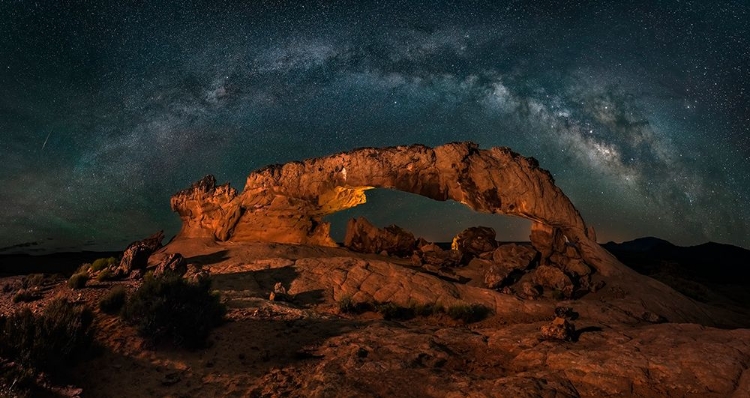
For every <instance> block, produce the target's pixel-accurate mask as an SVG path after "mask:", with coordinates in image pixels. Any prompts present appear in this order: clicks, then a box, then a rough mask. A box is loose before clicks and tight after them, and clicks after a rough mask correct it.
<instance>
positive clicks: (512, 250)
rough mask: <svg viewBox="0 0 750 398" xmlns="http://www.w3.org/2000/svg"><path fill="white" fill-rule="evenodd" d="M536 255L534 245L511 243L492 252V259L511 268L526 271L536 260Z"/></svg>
mask: <svg viewBox="0 0 750 398" xmlns="http://www.w3.org/2000/svg"><path fill="white" fill-rule="evenodd" d="M536 255H537V251H536V250H534V248H533V247H529V246H525V245H519V244H515V243H509V244H505V245H500V247H498V248H497V249H495V251H494V252H492V261H494V262H495V263H496V264H498V265H501V266H502V267H504V268H507V269H510V270H520V271H524V270H526V269H527V268H529V266H530V265H531V264H532V263H533V262H534V259H535V258H536Z"/></svg>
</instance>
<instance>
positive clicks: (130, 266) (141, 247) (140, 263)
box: [115, 231, 164, 277]
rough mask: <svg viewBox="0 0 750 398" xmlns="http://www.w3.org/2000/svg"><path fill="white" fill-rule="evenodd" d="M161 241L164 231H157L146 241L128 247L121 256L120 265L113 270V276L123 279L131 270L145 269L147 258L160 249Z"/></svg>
mask: <svg viewBox="0 0 750 398" xmlns="http://www.w3.org/2000/svg"><path fill="white" fill-rule="evenodd" d="M162 240H164V231H159V232H157V233H155V234H153V235H151V236H149V237H148V238H146V239H143V240H140V241H137V242H133V243H131V244H130V245H128V247H127V248H126V249H125V251H124V252H123V254H122V260H120V265H119V266H118V267H117V268H116V269H115V276H116V277H124V276H128V275H130V272H131V271H133V270H136V269H141V270H142V269H146V266H147V265H148V258H149V257H150V256H151V254H153V253H154V252H155V251H157V250H159V249H161V247H162V245H161V242H162Z"/></svg>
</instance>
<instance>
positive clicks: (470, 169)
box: [172, 142, 628, 274]
mask: <svg viewBox="0 0 750 398" xmlns="http://www.w3.org/2000/svg"><path fill="white" fill-rule="evenodd" d="M372 188H389V189H397V190H400V191H404V192H410V193H414V194H418V195H422V196H426V197H428V198H431V199H435V200H440V201H444V200H454V201H457V202H460V203H463V204H465V205H467V206H469V207H470V208H472V209H474V210H477V211H482V212H487V213H495V214H510V215H516V216H519V217H524V218H529V219H532V220H534V221H535V222H536V223H535V224H534V225H535V228H536V229H535V230H536V231H537V232H540V233H537V234H535V233H534V231H532V236H533V239H532V241H533V242H535V245H534V246H535V247H536V248H537V250H539V251H542V252H544V253H547V252H548V251H549V250H550V249H552V250H556V249H558V245H556V243H557V242H559V241H560V240H561V239H562V241H563V242H564V241H566V240H567V241H568V242H570V243H573V244H575V245H576V247H578V251H579V252H580V255H581V256H582V258H583V259H584V260H585V261H586V262H587V263H588V264H590V265H593V266H594V267H596V268H597V270H599V271H600V272H603V273H605V274H613V273H623V272H628V270H627V269H626V268H625V267H623V266H622V265H621V264H620V263H619V262H617V260H616V259H614V257H612V256H611V255H610V254H609V253H607V252H606V251H605V250H604V249H602V248H601V247H600V246H599V245H598V244H597V243H596V241H595V240H594V239H593V238H592V237H591V236H589V235H590V234H593V229H590V228H588V227H587V226H586V224H585V223H584V221H583V219H582V218H581V216H580V214H579V213H578V211H577V210H576V209H575V207H574V206H573V204H572V203H570V200H569V199H568V198H567V197H566V196H565V195H564V194H563V193H562V191H560V189H559V188H558V187H556V186H555V184H554V179H553V178H552V176H551V175H550V173H549V172H547V171H546V170H543V169H541V168H539V165H538V162H537V161H536V160H535V159H533V158H525V157H523V156H520V155H518V154H517V153H514V152H513V151H511V150H510V149H508V148H490V149H479V148H478V146H477V145H476V144H474V143H471V142H463V143H451V144H446V145H442V146H438V147H435V148H429V147H426V146H423V145H411V146H397V147H388V148H361V149H357V150H354V151H351V152H345V153H339V154H335V155H331V156H327V157H321V158H315V159H308V160H305V161H302V162H290V163H287V164H284V165H274V166H268V167H265V168H262V169H259V170H256V171H254V172H252V173H251V174H250V175H249V176H248V178H247V182H246V184H245V188H244V190H243V192H242V193H240V194H237V193H236V191H235V190H234V189H232V188H231V187H229V185H227V184H225V185H216V180H215V178H213V177H210V176H208V177H206V178H204V179H202V180H201V181H199V182H198V183H196V184H194V185H193V186H192V187H191V188H189V189H186V190H184V191H181V192H179V193H177V194H176V195H174V196H173V197H172V209H173V210H174V211H176V212H177V213H178V214H179V215H180V217H181V218H182V220H183V226H182V229H181V231H180V233H179V234H178V236H177V239H179V238H182V237H213V238H214V239H217V240H220V241H225V240H229V239H231V240H233V241H237V242H240V241H265V242H281V243H295V244H312V245H323V246H335V242H334V241H333V240H332V239H331V238H330V236H329V229H330V225H329V224H328V223H327V222H324V221H323V217H325V216H326V215H328V214H331V213H334V212H337V211H340V210H344V209H347V208H351V207H353V206H357V205H360V204H362V203H365V201H366V196H365V191H366V190H368V189H372ZM537 227H539V228H537ZM545 228H546V230H545V231H542V230H543V229H545ZM541 232H544V233H541ZM545 233H546V235H545ZM537 235H538V236H537ZM553 243H555V244H553ZM490 244H491V243H490ZM560 249H564V248H560ZM546 258H547V257H544V259H546Z"/></svg>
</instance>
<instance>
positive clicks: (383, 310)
mask: <svg viewBox="0 0 750 398" xmlns="http://www.w3.org/2000/svg"><path fill="white" fill-rule="evenodd" d="M375 309H376V310H377V311H378V312H379V313H380V314H381V315H383V319H387V320H391V319H398V320H408V319H412V318H414V310H413V309H412V308H407V307H399V306H398V305H396V304H394V303H383V304H377V305H375Z"/></svg>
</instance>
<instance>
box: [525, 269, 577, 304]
mask: <svg viewBox="0 0 750 398" xmlns="http://www.w3.org/2000/svg"><path fill="white" fill-rule="evenodd" d="M532 280H533V281H534V283H535V284H537V285H541V286H542V287H544V288H546V289H552V290H555V291H559V292H560V293H561V294H562V295H563V296H564V297H571V296H572V295H573V289H574V285H573V281H572V280H571V279H570V277H568V275H565V273H564V272H562V270H560V269H559V268H555V267H552V266H549V265H540V266H539V267H537V268H536V269H534V273H533V275H532Z"/></svg>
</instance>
